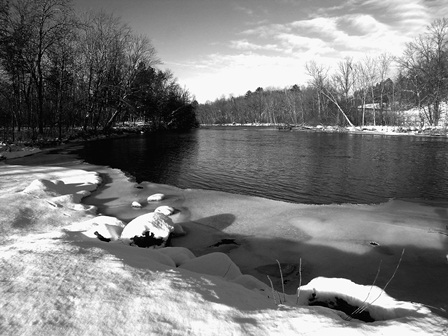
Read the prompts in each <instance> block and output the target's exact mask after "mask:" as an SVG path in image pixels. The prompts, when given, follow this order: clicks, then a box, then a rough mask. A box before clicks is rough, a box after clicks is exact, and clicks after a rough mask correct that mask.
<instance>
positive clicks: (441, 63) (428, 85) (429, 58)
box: [398, 18, 448, 125]
mask: <svg viewBox="0 0 448 336" xmlns="http://www.w3.org/2000/svg"><path fill="white" fill-rule="evenodd" d="M398 63H399V65H400V68H401V70H402V71H403V72H404V74H405V75H406V76H407V77H409V78H410V79H411V80H412V82H413V85H414V90H413V91H414V97H415V99H416V105H417V106H418V108H419V109H420V111H421V112H422V114H423V115H424V117H425V119H426V120H427V121H428V122H429V124H430V125H437V124H438V121H439V118H440V103H441V102H442V101H444V100H446V99H447V96H448V19H446V18H443V19H437V20H435V21H434V22H433V23H432V24H431V25H430V26H429V27H428V28H427V31H426V32H425V33H424V34H421V35H419V36H418V37H417V38H416V39H415V40H414V41H413V42H411V43H408V44H407V46H406V49H405V51H404V55H403V56H402V57H401V58H399V59H398Z"/></svg>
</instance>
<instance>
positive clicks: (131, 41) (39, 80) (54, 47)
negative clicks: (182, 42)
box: [0, 0, 197, 142]
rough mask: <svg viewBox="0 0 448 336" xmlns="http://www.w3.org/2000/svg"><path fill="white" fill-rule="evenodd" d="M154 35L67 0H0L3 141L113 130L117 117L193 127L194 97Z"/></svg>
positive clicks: (153, 124) (154, 126)
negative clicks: (165, 64)
mask: <svg viewBox="0 0 448 336" xmlns="http://www.w3.org/2000/svg"><path fill="white" fill-rule="evenodd" d="M161 64H162V62H161V60H160V59H159V57H158V56H157V52H156V50H155V48H154V46H153V45H152V43H151V40H150V39H149V38H148V37H147V36H144V35H139V34H136V33H134V32H133V30H132V29H131V27H130V26H129V25H128V24H126V23H124V22H122V20H121V19H120V18H119V17H116V16H114V15H112V14H108V13H105V12H98V13H76V12H75V10H74V8H73V5H72V3H71V2H70V1H69V0H0V126H1V130H0V131H1V137H2V138H3V139H4V140H5V141H12V142H14V141H21V140H32V141H37V140H38V139H49V138H57V139H64V138H67V137H70V136H73V137H76V136H79V134H81V133H82V134H86V133H89V132H91V133H93V132H108V131H110V130H111V128H112V126H113V125H114V124H115V123H116V122H124V121H135V120H139V121H143V122H144V123H145V125H148V127H150V128H151V129H188V128H190V127H195V126H196V125H197V121H196V119H195V108H196V103H195V102H194V101H192V97H191V95H190V93H189V92H188V90H187V89H184V88H182V87H180V85H179V84H178V83H177V81H176V79H175V78H174V76H173V74H172V73H171V72H170V71H169V70H160V69H159V68H158V66H159V65H161Z"/></svg>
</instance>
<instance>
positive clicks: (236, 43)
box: [230, 39, 280, 51]
mask: <svg viewBox="0 0 448 336" xmlns="http://www.w3.org/2000/svg"><path fill="white" fill-rule="evenodd" d="M230 47H231V48H234V49H238V50H267V51H268V50H270V51H279V50H280V49H279V48H278V46H277V45H276V44H265V45H261V44H255V43H252V42H249V41H248V40H246V39H244V40H233V41H230Z"/></svg>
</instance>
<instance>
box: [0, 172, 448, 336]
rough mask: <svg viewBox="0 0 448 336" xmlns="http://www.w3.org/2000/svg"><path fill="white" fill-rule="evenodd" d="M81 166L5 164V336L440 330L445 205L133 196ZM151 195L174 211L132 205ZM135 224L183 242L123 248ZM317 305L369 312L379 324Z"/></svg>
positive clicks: (110, 176)
mask: <svg viewBox="0 0 448 336" xmlns="http://www.w3.org/2000/svg"><path fill="white" fill-rule="evenodd" d="M81 166H82V167H83V168H84V169H79V168H80V167H79V166H76V167H69V168H63V167H54V166H52V167H50V166H12V165H5V164H0V188H1V189H0V190H1V193H0V223H1V226H0V234H1V238H0V269H1V270H2V271H1V272H0V334H2V335H18V334H23V335H69V334H73V335H78V334H83V335H99V334H103V335H124V334H133V335H327V334H331V335H378V334H381V335H396V334H398V333H401V334H405V335H446V334H447V333H448V320H447V315H446V312H445V311H444V310H443V309H446V308H447V307H446V302H447V300H446V298H447V293H446V292H447V291H446V279H447V275H448V265H447V263H446V254H447V251H448V244H447V240H446V238H447V236H446V227H445V225H446V224H447V220H448V217H447V215H446V207H445V205H443V206H442V205H441V206H438V205H427V204H423V203H421V202H420V203H416V202H414V203H410V202H404V201H391V202H388V203H385V204H380V205H338V206H310V205H308V206H305V205H297V204H288V203H283V202H277V201H270V200H265V199H262V198H256V197H246V196H241V195H230V194H226V193H219V192H211V191H200V190H181V189H178V188H174V187H171V186H166V185H156V184H152V183H145V184H141V185H139V187H143V188H138V189H137V188H135V184H134V183H132V182H130V181H128V179H127V178H126V177H125V175H124V174H123V173H121V172H119V171H117V170H112V169H107V168H104V167H102V168H101V167H91V166H88V165H81ZM92 169H94V170H97V171H98V172H100V173H101V174H98V173H97V172H95V171H89V170H92ZM106 174H107V179H106V180H103V182H101V178H100V176H105V175H106ZM98 186H100V188H99V189H98V190H97V191H95V188H97V187H98ZM25 190H26V192H25ZM84 191H86V192H84ZM89 193H90V195H89V196H87V195H88V194H89ZM154 193H163V194H164V196H165V197H164V198H163V200H161V202H162V203H163V204H162V205H166V206H170V207H173V208H175V209H176V210H177V211H176V213H174V214H172V215H171V216H170V217H169V218H168V217H166V216H164V215H163V214H156V213H154V212H153V211H154V210H155V208H156V207H157V206H160V205H161V204H157V206H154V205H152V204H151V203H148V204H143V205H142V208H140V209H132V208H131V207H129V204H130V203H131V201H130V200H132V199H136V198H138V199H144V195H145V194H146V195H151V194H154ZM61 197H62V198H63V199H61ZM64 197H65V198H64ZM81 199H82V201H83V203H78V201H80V200H81ZM52 203H53V204H54V205H55V206H54V205H52ZM96 209H99V210H98V211H99V212H102V213H95V211H93V210H96ZM111 213H113V215H111ZM142 215H143V216H146V218H147V217H154V216H157V217H158V216H163V217H160V218H164V217H166V218H168V220H167V222H168V223H171V222H172V223H173V225H175V224H182V225H181V226H180V227H181V228H183V229H185V232H186V235H185V236H183V237H175V238H173V239H172V245H173V247H165V248H159V249H147V248H138V247H134V246H129V245H127V244H124V243H123V242H122V240H121V239H120V238H121V236H122V232H121V230H122V229H123V226H124V224H125V223H129V222H131V221H132V220H134V219H136V218H139V216H142ZM143 218H145V217H143ZM170 221H171V222H170ZM173 227H174V226H173ZM125 229H126V227H125ZM95 232H98V233H99V234H101V236H103V237H104V238H109V239H110V242H105V241H101V240H99V239H98V237H97V236H96V235H95ZM372 241H375V242H377V243H378V245H377V246H373V245H371V244H370V242H372ZM404 247H406V251H405V253H404V256H403V261H402V262H401V264H400V267H399V268H398V271H397V274H396V276H395V278H394V279H392V281H391V284H390V285H389V286H388V287H387V289H386V291H383V290H382V288H384V286H385V283H386V282H387V280H389V279H390V278H391V276H392V274H393V271H394V269H395V268H396V267H397V263H398V262H399V257H400V252H401V251H402V249H403V248H404ZM299 258H300V260H301V261H303V263H302V262H300V267H299V268H298V266H297V265H298V264H299V260H298V259H299ZM276 260H279V263H280V264H281V265H280V268H281V269H282V270H283V273H284V274H283V275H284V278H285V280H287V281H288V283H287V284H286V289H285V291H286V293H283V290H282V287H281V285H279V277H278V273H279V265H278V264H277V262H276ZM381 260H382V262H381V263H379V261H381ZM379 265H381V267H379ZM259 270H262V271H263V272H264V273H263V274H261V273H260V272H259ZM377 273H378V274H379V276H378V279H377V280H376V281H374V280H375V274H377ZM266 274H267V275H269V277H270V278H271V279H272V281H273V286H274V289H273V288H271V286H270V284H269V282H268V281H267V277H266ZM276 274H277V275H276ZM341 274H342V275H344V276H340V275H341ZM337 275H339V276H337ZM301 278H303V279H302V280H303V283H304V284H305V285H303V286H301V288H300V293H299V297H298V298H297V294H296V290H297V283H298V282H299V279H301ZM374 282H375V285H372V284H373V283H374ZM392 293H393V294H392ZM396 297H398V298H396ZM414 299H417V300H414ZM412 301H414V302H412ZM423 301H426V302H423ZM316 302H318V303H319V304H322V303H325V304H326V305H327V306H333V307H335V305H337V304H339V305H340V303H341V302H342V303H343V304H344V305H345V306H348V307H350V309H354V310H356V309H357V308H358V307H365V311H366V312H368V313H369V314H370V316H371V317H372V318H373V319H374V320H375V322H363V321H360V320H358V319H357V318H356V314H353V316H352V317H348V316H347V315H346V314H345V313H344V312H342V311H340V310H336V309H330V308H328V307H322V306H315V305H313V304H314V303H316ZM417 302H418V303H417Z"/></svg>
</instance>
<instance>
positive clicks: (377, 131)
mask: <svg viewBox="0 0 448 336" xmlns="http://www.w3.org/2000/svg"><path fill="white" fill-rule="evenodd" d="M201 127H203V128H219V127H264V128H272V129H278V130H279V131H307V132H327V133H350V134H371V135H414V136H433V137H447V136H448V130H447V129H446V127H442V126H427V127H423V128H421V127H415V126H406V127H403V126H363V127H361V126H357V127H349V126H347V127H343V126H331V125H327V126H324V125H317V126H310V125H291V124H270V123H263V124H261V123H249V124H238V123H232V124H202V125H201Z"/></svg>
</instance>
